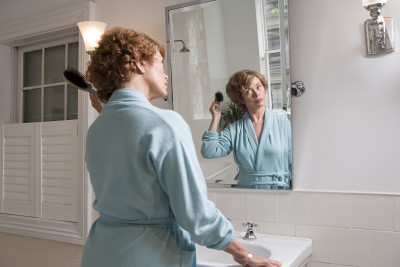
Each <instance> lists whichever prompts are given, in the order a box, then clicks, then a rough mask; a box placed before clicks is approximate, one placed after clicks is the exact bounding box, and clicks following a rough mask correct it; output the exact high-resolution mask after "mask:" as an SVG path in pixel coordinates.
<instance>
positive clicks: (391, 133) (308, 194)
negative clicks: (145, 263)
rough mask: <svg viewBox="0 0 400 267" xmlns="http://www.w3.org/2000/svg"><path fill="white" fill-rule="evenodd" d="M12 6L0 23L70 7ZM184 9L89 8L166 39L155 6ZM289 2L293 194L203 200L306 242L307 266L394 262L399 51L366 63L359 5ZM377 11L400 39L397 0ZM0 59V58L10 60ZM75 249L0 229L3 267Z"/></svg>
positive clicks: (150, 1) (398, 235)
mask: <svg viewBox="0 0 400 267" xmlns="http://www.w3.org/2000/svg"><path fill="white" fill-rule="evenodd" d="M14 2H15V1H10V0H1V8H0V25H2V23H3V22H9V21H12V20H14V19H18V18H21V17H24V16H29V15H33V14H35V15H37V14H38V12H39V11H40V10H43V9H44V8H47V9H48V8H50V9H51V8H56V7H63V6H65V5H68V4H73V3H76V2H78V1H74V0H68V1H67V0H63V1H61V0H58V1H53V0H35V1H30V0H25V1H23V2H22V1H18V2H19V3H18V8H17V4H16V3H14ZM79 2H83V1H79ZM182 2H184V1H183V0H147V1H144V0H114V1H108V0H97V1H96V19H97V20H102V21H105V22H107V23H108V24H109V26H108V28H110V27H112V26H116V25H120V26H125V27H131V28H135V29H137V30H139V31H143V32H146V33H148V34H149V35H150V36H152V37H153V38H154V39H156V40H159V41H160V42H162V43H165V38H166V36H165V24H164V23H165V17H164V7H165V6H169V5H174V4H178V3H182ZM289 4H290V6H289V7H290V23H291V24H290V27H291V30H290V34H291V36H290V37H291V39H290V45H291V63H292V80H293V81H295V80H303V81H304V82H305V83H306V84H307V86H308V89H307V91H306V93H305V94H304V95H303V96H302V97H300V98H294V99H293V132H294V140H293V143H294V172H295V189H296V191H288V192H286V191H285V192H283V191H264V190H235V191H234V190H229V191H228V190H216V189H214V190H210V193H209V197H210V199H212V200H213V201H214V202H215V203H216V204H217V207H219V208H220V209H221V210H222V211H223V213H224V214H225V215H226V216H227V217H231V218H232V220H233V222H234V224H235V226H236V227H237V229H238V230H243V228H241V227H240V223H241V222H242V221H244V220H249V219H251V220H255V221H256V222H258V223H259V224H260V227H259V228H257V231H260V232H261V231H262V232H264V233H270V234H281V235H291V236H305V237H311V238H312V239H313V244H314V254H313V258H312V263H311V264H310V266H312V267H328V266H329V267H338V266H340V267H343V266H374V267H382V266H388V267H397V266H400V257H399V253H398V248H399V247H400V179H399V175H398V170H397V169H396V168H395V167H396V164H397V160H398V159H399V156H398V151H399V148H400V141H398V138H399V136H400V123H399V121H400V119H399V117H400V104H399V101H400V90H399V84H400V72H399V70H400V58H399V57H400V51H399V50H400V46H399V44H398V43H397V44H396V49H397V51H396V52H394V53H392V54H390V55H386V56H382V57H376V58H366V56H365V48H364V43H363V42H362V40H363V37H364V34H363V31H362V29H363V21H364V20H365V19H366V18H368V16H369V15H368V12H367V11H366V10H364V9H363V7H362V6H361V1H360V0H289ZM21 6H23V7H24V8H20V7H21ZM34 7H38V8H34ZM34 12H35V13H34ZM383 13H384V14H386V15H392V16H393V17H394V19H395V24H396V25H395V28H396V35H397V37H399V36H400V32H399V27H400V19H399V18H400V2H399V1H396V0H389V1H388V3H387V6H386V7H385V8H384V9H383ZM397 39H398V38H397ZM0 48H1V47H0ZM3 51H4V50H3V49H2V50H1V53H0V56H1V58H0V59H1V60H2V59H3V58H7V57H8V55H7V54H3ZM1 62H2V61H1ZM0 64H3V63H0ZM4 69H5V67H3V65H1V67H0V70H1V71H4ZM5 71H7V69H6V70H5ZM7 75H8V74H7ZM7 75H6V76H4V75H3V74H0V77H1V80H0V90H1V92H0V107H3V106H4V105H8V104H7V101H9V98H8V97H5V98H4V97H3V95H4V94H5V95H7V93H4V91H3V90H4V88H6V84H8V83H9V80H8V78H7V77H8V76H7ZM4 77H5V78H4ZM162 105H164V103H163V102H161V103H160V106H162ZM1 112H3V109H2V108H1ZM1 117H3V114H2V115H1ZM299 190H307V191H301V192H299ZM319 190H322V191H327V192H316V191H319ZM333 191H347V192H345V193H333ZM350 191H375V192H376V191H383V192H388V193H387V194H377V193H374V194H359V193H350ZM390 192H393V193H394V194H392V193H390ZM81 252H82V247H81V246H76V245H69V244H64V243H57V242H54V241H46V240H40V239H35V238H29V237H22V236H18V235H11V234H1V233H0V266H1V267H14V266H41V267H46V266H55V265H54V262H56V263H57V266H69V267H73V266H80V264H79V258H80V257H81Z"/></svg>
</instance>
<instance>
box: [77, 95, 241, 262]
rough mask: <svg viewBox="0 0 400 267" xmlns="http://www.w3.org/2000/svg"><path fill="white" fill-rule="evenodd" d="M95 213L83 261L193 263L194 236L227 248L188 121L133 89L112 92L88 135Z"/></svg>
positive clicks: (228, 234)
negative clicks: (155, 104)
mask: <svg viewBox="0 0 400 267" xmlns="http://www.w3.org/2000/svg"><path fill="white" fill-rule="evenodd" d="M85 157H86V162H87V168H88V170H89V173H90V180H91V182H92V186H93V189H94V193H95V196H96V198H95V200H94V203H93V207H94V209H96V210H97V211H98V212H99V213H100V217H99V219H97V220H96V221H95V222H94V223H93V225H92V228H91V230H90V234H89V237H88V240H87V242H86V246H85V249H84V253H83V257H82V266H83V267H111V266H112V267H119V266H121V267H122V266H123V267H128V266H129V267H139V266H154V267H155V266H157V267H158V266H163V267H168V266H171V267H172V266H173V267H176V266H185V267H186V266H192V261H193V257H194V250H195V247H194V244H193V242H192V241H194V242H196V243H199V244H201V245H205V246H207V247H209V248H214V249H219V250H222V249H225V248H227V247H228V246H229V245H230V244H231V243H232V241H233V235H234V232H233V228H232V225H231V223H230V222H229V221H228V220H226V219H225V217H224V216H223V215H222V214H221V213H220V211H219V210H218V209H216V208H215V206H214V204H213V203H212V202H211V201H209V200H208V199H207V188H206V184H205V181H204V177H203V174H202V171H201V169H200V166H199V164H198V160H197V157H196V151H195V148H194V145H193V141H192V136H191V132H190V129H189V127H188V125H187V124H186V123H185V121H184V120H183V119H182V117H181V116H180V115H179V114H178V113H176V112H174V111H171V110H162V109H159V108H156V107H154V106H152V105H151V103H150V102H149V101H148V100H147V99H146V98H145V96H144V95H143V94H141V93H140V92H139V91H137V90H132V89H119V90H117V91H115V92H114V93H113V94H112V96H111V98H110V100H109V101H108V103H107V104H106V105H105V106H104V108H103V110H102V112H101V113H100V115H99V117H98V118H97V119H96V121H95V122H94V123H93V124H92V125H91V127H90V129H89V132H88V135H87V146H86V156H85Z"/></svg>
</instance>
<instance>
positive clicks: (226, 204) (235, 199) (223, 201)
mask: <svg viewBox="0 0 400 267" xmlns="http://www.w3.org/2000/svg"><path fill="white" fill-rule="evenodd" d="M245 201H246V196H245V192H244V191H242V190H240V191H232V190H231V191H216V206H217V208H218V209H219V210H220V211H221V212H222V213H223V214H224V215H225V217H227V218H229V219H231V220H243V222H244V221H245V220H246V215H245V214H246V211H245V207H246V205H245V204H246V203H245Z"/></svg>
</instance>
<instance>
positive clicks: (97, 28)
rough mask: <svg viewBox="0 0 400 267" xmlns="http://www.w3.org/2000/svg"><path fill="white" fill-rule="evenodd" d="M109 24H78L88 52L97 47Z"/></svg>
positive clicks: (98, 22) (95, 22) (91, 22)
mask: <svg viewBox="0 0 400 267" xmlns="http://www.w3.org/2000/svg"><path fill="white" fill-rule="evenodd" d="M106 26H107V24H106V23H104V22H100V21H82V22H78V27H79V30H80V32H81V34H82V37H83V41H84V42H85V49H86V52H88V53H89V52H91V51H93V50H94V49H95V47H97V45H98V43H97V42H98V41H99V39H100V37H101V35H102V34H103V33H104V30H105V29H106Z"/></svg>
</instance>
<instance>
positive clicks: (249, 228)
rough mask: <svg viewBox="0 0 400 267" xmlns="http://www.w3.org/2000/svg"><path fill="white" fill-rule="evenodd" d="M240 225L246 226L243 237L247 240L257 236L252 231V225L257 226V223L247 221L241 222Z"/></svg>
mask: <svg viewBox="0 0 400 267" xmlns="http://www.w3.org/2000/svg"><path fill="white" fill-rule="evenodd" d="M242 225H243V226H246V227H247V231H246V234H245V236H244V237H243V239H247V240H255V239H257V237H256V236H255V234H254V231H253V227H256V226H258V225H257V224H255V223H253V222H252V221H248V222H246V223H243V224H242Z"/></svg>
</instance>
